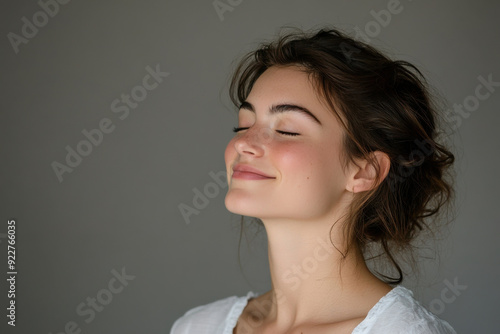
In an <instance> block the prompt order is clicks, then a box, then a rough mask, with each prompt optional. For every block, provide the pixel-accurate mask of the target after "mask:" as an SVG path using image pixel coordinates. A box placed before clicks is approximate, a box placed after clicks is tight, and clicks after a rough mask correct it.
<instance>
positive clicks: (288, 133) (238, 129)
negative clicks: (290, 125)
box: [233, 128, 299, 136]
mask: <svg viewBox="0 0 500 334" xmlns="http://www.w3.org/2000/svg"><path fill="white" fill-rule="evenodd" d="M246 129H248V128H233V132H239V131H241V130H246ZM276 132H278V133H281V134H283V135H285V136H298V135H299V134H298V133H295V132H286V131H280V130H276Z"/></svg>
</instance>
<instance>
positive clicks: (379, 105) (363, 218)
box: [229, 28, 455, 284]
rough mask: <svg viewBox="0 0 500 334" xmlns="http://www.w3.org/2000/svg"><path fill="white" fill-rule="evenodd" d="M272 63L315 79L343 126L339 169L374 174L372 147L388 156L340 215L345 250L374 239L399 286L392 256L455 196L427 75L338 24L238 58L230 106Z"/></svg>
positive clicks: (241, 98)
mask: <svg viewBox="0 0 500 334" xmlns="http://www.w3.org/2000/svg"><path fill="white" fill-rule="evenodd" d="M271 66H298V67H299V68H301V69H302V70H304V71H305V72H306V73H308V74H309V75H310V76H311V77H312V78H313V79H314V80H313V82H314V84H315V88H316V90H317V92H318V93H319V94H320V96H322V97H323V98H324V99H325V100H326V102H327V103H328V105H329V107H330V109H331V110H332V112H333V113H334V114H335V115H336V117H338V119H339V121H340V123H341V124H342V126H343V128H344V130H345V131H344V136H343V147H344V150H343V151H344V155H343V156H342V157H341V159H342V164H343V167H344V169H345V168H346V167H347V165H348V164H349V163H354V164H355V161H354V159H358V158H362V159H366V160H368V161H369V162H371V163H372V164H373V165H374V167H375V169H376V170H377V174H378V173H379V171H380V168H379V166H378V164H377V160H376V159H374V157H373V156H372V155H371V154H370V152H373V151H382V152H385V153H386V154H387V155H388V156H389V158H390V160H391V164H390V171H389V174H388V175H387V177H385V179H384V180H382V181H381V182H380V183H377V184H378V186H376V187H374V188H373V189H371V190H370V191H366V192H361V193H356V194H354V197H353V202H352V205H351V206H350V208H349V211H348V213H347V214H346V216H345V222H347V223H346V224H344V232H345V238H346V248H345V250H344V253H343V255H344V258H345V255H346V254H347V252H348V251H349V250H350V249H351V248H352V245H354V244H356V245H357V246H359V248H360V249H361V251H363V252H365V251H366V250H367V247H368V246H370V245H372V244H374V243H375V244H378V246H379V247H381V250H382V253H383V254H384V255H385V256H386V258H387V259H388V260H389V263H391V264H392V265H393V266H394V267H393V268H394V269H395V270H396V271H397V276H396V277H392V276H389V275H385V274H380V273H379V275H381V276H382V277H383V278H384V280H385V281H386V282H387V283H392V284H397V283H400V282H401V281H402V280H403V271H402V269H401V266H400V263H399V261H398V260H397V258H396V254H397V253H399V252H401V251H404V250H407V251H411V242H412V241H413V240H414V238H415V237H416V236H417V234H418V232H419V231H421V230H422V229H423V228H424V227H427V228H429V229H430V227H431V224H430V222H429V221H428V218H429V217H431V216H433V218H436V217H437V216H438V215H437V214H438V212H442V211H443V210H441V209H442V208H443V207H445V206H449V205H450V204H452V200H453V198H454V189H453V186H452V184H453V183H452V182H451V180H452V174H451V170H450V168H449V167H450V166H451V165H452V164H453V162H454V160H455V157H454V155H453V154H452V153H451V152H450V151H449V150H448V149H447V148H446V147H445V146H444V145H443V143H438V137H439V136H440V134H441V133H440V132H439V126H438V119H439V116H440V115H439V113H438V111H437V108H436V107H435V106H434V102H433V100H432V99H431V93H430V89H429V87H428V85H427V82H426V80H425V78H424V77H423V75H422V73H421V72H420V71H419V70H418V69H417V68H416V67H415V66H414V65H412V64H410V63H408V62H406V61H402V60H391V59H389V58H388V57H387V56H385V55H383V54H382V53H381V52H379V51H378V50H376V49H375V48H373V47H371V46H369V45H367V44H365V43H362V42H360V41H357V40H354V39H353V38H351V37H349V36H347V35H346V34H344V33H342V32H340V31H338V30H336V29H333V28H323V29H321V30H319V31H316V32H310V33H305V32H302V31H299V32H292V33H287V34H285V35H282V36H280V37H279V38H278V39H277V40H276V41H273V42H270V43H265V44H261V46H260V47H259V48H258V49H257V50H255V51H252V52H250V53H248V54H246V55H245V56H244V57H243V59H242V60H241V61H240V63H239V64H238V65H237V67H236V69H235V72H234V74H233V77H232V80H231V84H230V88H229V91H230V97H231V100H232V102H233V103H234V105H235V106H237V107H239V106H240V105H241V103H242V102H243V101H245V99H246V97H247V96H248V95H249V93H250V91H251V89H252V87H253V85H254V83H255V82H256V80H257V79H258V78H259V76H260V75H261V74H262V73H263V72H264V71H265V70H266V69H268V68H269V67H271ZM447 177H450V179H449V180H447ZM378 181H380V175H378ZM242 221H243V220H242ZM332 227H333V226H332ZM240 241H241V235H240ZM365 256H366V254H365Z"/></svg>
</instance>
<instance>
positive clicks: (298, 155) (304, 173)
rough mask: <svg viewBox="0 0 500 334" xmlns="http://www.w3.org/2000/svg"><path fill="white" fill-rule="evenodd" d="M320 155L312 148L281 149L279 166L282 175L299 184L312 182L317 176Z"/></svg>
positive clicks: (294, 147) (288, 147)
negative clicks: (315, 172) (315, 173)
mask: <svg viewBox="0 0 500 334" xmlns="http://www.w3.org/2000/svg"><path fill="white" fill-rule="evenodd" d="M317 154H318V153H317V152H316V151H315V150H314V149H313V148H311V147H310V146H299V147H298V146H292V145H290V146H285V147H281V148H280V152H279V154H277V156H279V159H280V161H279V165H280V166H281V168H282V173H283V174H285V175H287V176H288V177H291V178H293V179H295V180H296V181H298V182H301V181H303V180H306V181H307V180H312V179H313V178H314V177H315V176H316V175H314V171H316V170H317V169H318V168H320V166H318V163H319V162H320V161H319V157H318V155H317Z"/></svg>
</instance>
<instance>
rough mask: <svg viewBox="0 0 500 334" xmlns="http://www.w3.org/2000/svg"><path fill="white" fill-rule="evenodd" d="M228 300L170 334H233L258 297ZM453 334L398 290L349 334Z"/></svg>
mask: <svg viewBox="0 0 500 334" xmlns="http://www.w3.org/2000/svg"><path fill="white" fill-rule="evenodd" d="M258 295H259V294H256V293H254V292H252V291H249V292H248V293H247V295H246V296H243V297H237V296H232V297H227V298H224V299H219V300H217V301H214V302H212V303H209V304H206V305H201V306H197V307H194V308H192V309H190V310H189V311H187V312H186V313H185V314H184V315H183V316H182V317H180V318H179V319H177V320H176V321H175V323H174V325H173V326H172V329H171V330H170V334H232V333H233V329H234V327H236V323H237V322H238V319H239V317H240V315H241V313H242V312H243V309H244V308H245V306H246V305H247V303H248V300H249V299H250V298H253V297H257V296H258ZM368 333H370V334H395V333H401V334H403V333H404V334H424V333H425V334H456V332H455V330H454V329H453V328H452V327H451V326H450V324H449V323H448V322H446V321H444V320H442V319H439V318H438V317H437V316H435V315H434V314H433V313H431V312H429V311H428V310H427V309H426V308H424V307H423V306H422V305H420V303H419V302H418V301H417V300H415V299H414V298H413V292H411V291H410V290H408V289H406V288H405V287H403V286H397V287H395V288H393V289H392V290H391V291H389V292H388V293H387V294H386V295H385V296H384V297H382V298H381V299H380V300H379V301H378V302H377V304H375V305H374V306H373V307H372V309H371V310H370V311H369V312H368V314H367V316H366V318H365V319H364V320H363V321H362V322H361V323H360V324H359V325H358V326H356V328H355V329H354V331H353V332H352V334H368Z"/></svg>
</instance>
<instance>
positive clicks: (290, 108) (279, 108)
mask: <svg viewBox="0 0 500 334" xmlns="http://www.w3.org/2000/svg"><path fill="white" fill-rule="evenodd" d="M240 109H246V110H249V111H251V112H253V113H255V108H254V106H253V105H252V104H251V103H250V102H248V101H243V103H242V104H241V106H240ZM284 112H298V113H302V114H305V115H307V116H308V117H310V118H312V119H313V120H314V121H315V122H316V123H318V124H319V125H322V124H321V122H320V121H319V119H318V118H317V117H316V116H314V114H313V113H312V112H310V111H309V110H308V109H307V108H304V107H301V106H298V105H295V104H291V103H284V104H277V105H272V106H271V108H270V109H269V113H271V114H277V113H284Z"/></svg>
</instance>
